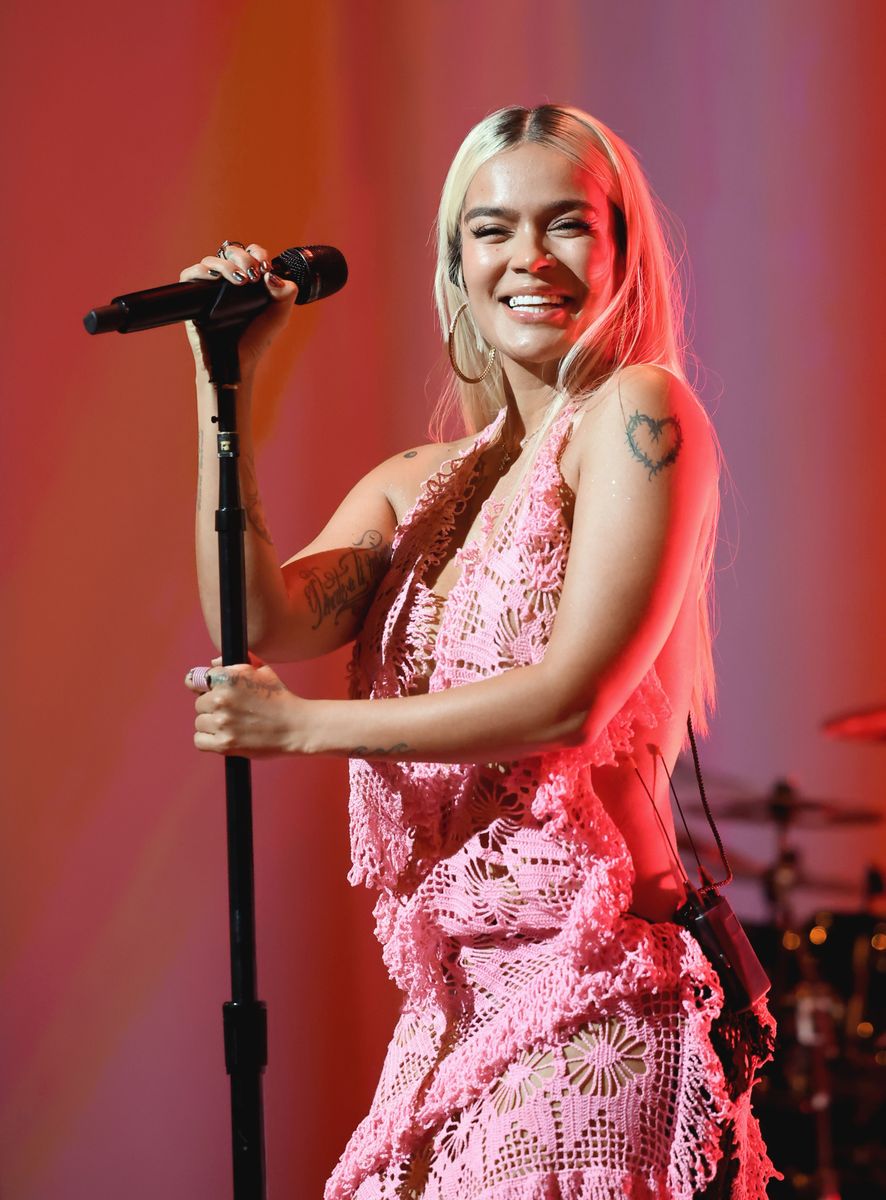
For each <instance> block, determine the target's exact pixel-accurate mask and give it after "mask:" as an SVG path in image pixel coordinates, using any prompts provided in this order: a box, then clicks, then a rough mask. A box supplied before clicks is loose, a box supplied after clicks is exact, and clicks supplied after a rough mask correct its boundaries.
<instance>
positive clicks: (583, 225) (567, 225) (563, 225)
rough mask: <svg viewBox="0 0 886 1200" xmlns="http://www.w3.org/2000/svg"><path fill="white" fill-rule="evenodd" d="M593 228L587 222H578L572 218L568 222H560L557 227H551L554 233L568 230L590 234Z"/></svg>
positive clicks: (575, 218)
mask: <svg viewBox="0 0 886 1200" xmlns="http://www.w3.org/2000/svg"><path fill="white" fill-rule="evenodd" d="M593 228H594V226H593V225H591V224H590V223H589V222H588V221H580V220H579V219H578V218H577V217H573V218H572V219H571V220H569V221H560V222H559V223H558V224H557V225H554V226H553V229H554V232H555V233H561V232H563V231H564V230H567V231H568V230H570V229H575V230H578V231H579V232H580V233H590V232H591V230H592V229H593Z"/></svg>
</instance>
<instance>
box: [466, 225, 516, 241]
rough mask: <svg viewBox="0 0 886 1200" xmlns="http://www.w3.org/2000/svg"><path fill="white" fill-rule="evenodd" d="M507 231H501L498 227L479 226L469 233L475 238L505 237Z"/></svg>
mask: <svg viewBox="0 0 886 1200" xmlns="http://www.w3.org/2000/svg"><path fill="white" fill-rule="evenodd" d="M507 232H508V231H507V230H506V229H502V228H501V226H500V225H480V226H478V227H477V228H476V229H472V230H471V233H472V234H473V235H474V237H476V238H481V237H506V236H507Z"/></svg>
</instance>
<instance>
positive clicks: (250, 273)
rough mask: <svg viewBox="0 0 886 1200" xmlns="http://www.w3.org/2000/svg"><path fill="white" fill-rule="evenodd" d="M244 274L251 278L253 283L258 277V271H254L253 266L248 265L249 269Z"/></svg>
mask: <svg viewBox="0 0 886 1200" xmlns="http://www.w3.org/2000/svg"><path fill="white" fill-rule="evenodd" d="M246 274H247V275H248V276H249V278H250V279H251V280H252V282H253V283H255V281H256V279H258V271H256V269H255V267H250V268H249V270H248V271H247V272H246Z"/></svg>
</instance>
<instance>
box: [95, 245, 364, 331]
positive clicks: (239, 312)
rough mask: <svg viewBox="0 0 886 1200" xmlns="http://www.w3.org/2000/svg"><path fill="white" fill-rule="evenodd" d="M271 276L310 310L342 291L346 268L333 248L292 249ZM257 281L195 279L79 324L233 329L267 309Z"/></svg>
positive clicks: (131, 297)
mask: <svg viewBox="0 0 886 1200" xmlns="http://www.w3.org/2000/svg"><path fill="white" fill-rule="evenodd" d="M271 271H272V272H273V273H274V274H275V275H279V276H280V278H281V279H286V280H291V281H292V282H293V283H295V284H296V285H297V286H298V295H297V296H296V298H295V303H296V304H312V303H313V302H314V301H315V300H323V299H324V298H325V297H326V296H331V295H332V294H333V292H337V291H338V290H339V289H340V288H343V287H344V285H345V283H346V282H347V279H348V264H347V263H346V262H345V256H344V255H343V254H342V252H341V250H336V249H335V247H334V246H294V247H293V248H292V249H291V250H284V251H283V253H282V254H278V255H277V257H276V258H274V259H272V260H271ZM271 303H272V301H271V297H270V295H269V294H268V290H267V288H266V287H265V285H264V283H263V282H262V281H259V282H258V283H239V284H238V283H229V282H228V281H227V280H226V279H195V280H190V281H189V282H187V283H170V284H167V285H166V286H165V287H156V288H147V289H146V290H145V291H143V292H129V293H128V294H127V295H125V296H115V297H114V299H113V300H112V301H111V303H110V304H103V305H100V306H99V307H98V308H94V309H92V311H91V312H88V313H87V314H86V316H85V317H84V318H83V324H84V325H85V327H86V332H87V333H110V332H111V331H112V330H116V331H117V332H118V333H137V332H138V331H139V330H141V329H154V328H155V327H156V326H158V325H174V324H175V323H176V321H196V323H197V324H198V325H201V326H207V325H209V326H213V327H215V328H222V327H224V326H225V325H238V324H243V323H245V322H246V321H248V320H249V319H250V318H251V317H254V316H255V314H256V313H258V312H261V310H262V309H263V308H266V307H267V306H268V305H269V304H271Z"/></svg>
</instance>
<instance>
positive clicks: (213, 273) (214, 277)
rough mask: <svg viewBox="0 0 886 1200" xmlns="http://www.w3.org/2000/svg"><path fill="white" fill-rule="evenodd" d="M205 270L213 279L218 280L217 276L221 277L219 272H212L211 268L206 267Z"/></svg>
mask: <svg viewBox="0 0 886 1200" xmlns="http://www.w3.org/2000/svg"><path fill="white" fill-rule="evenodd" d="M206 270H207V271H208V272H209V274H210V275H211V276H212V278H213V279H218V278H219V276H220V275H221V271H213V269H212V267H207V268H206Z"/></svg>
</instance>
